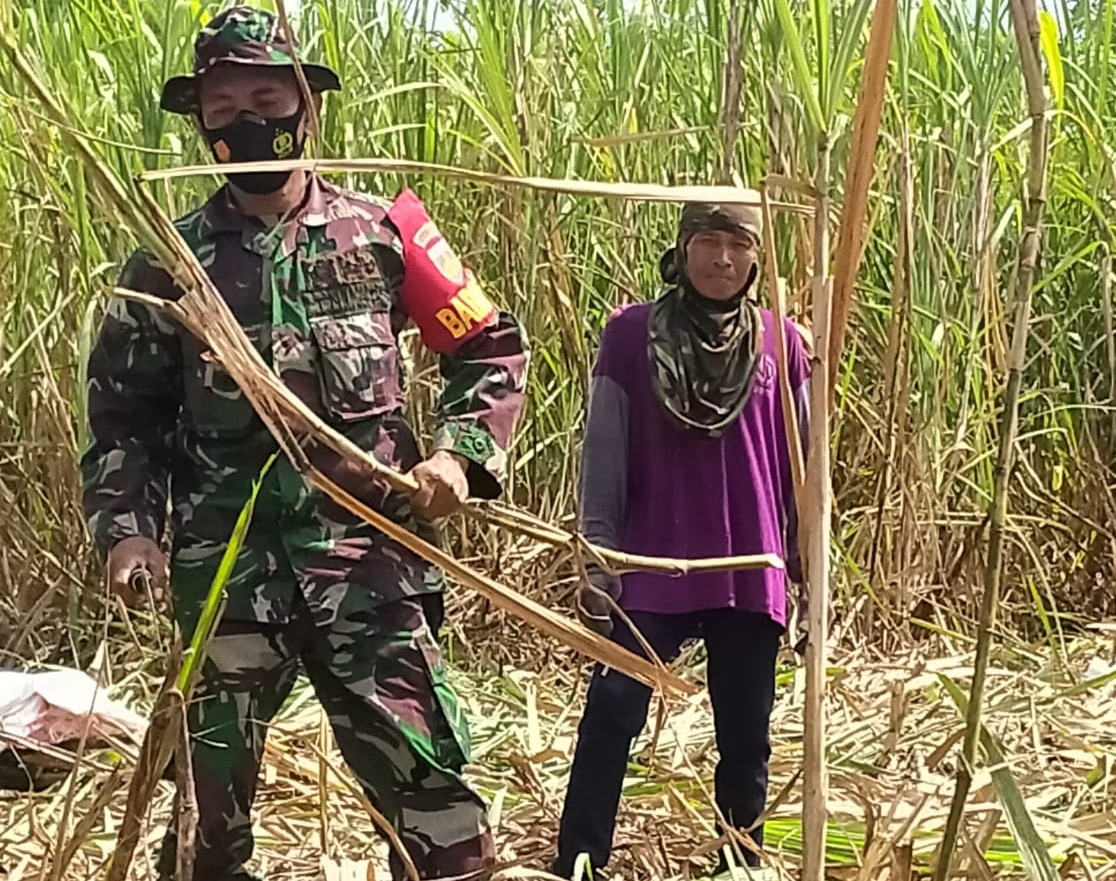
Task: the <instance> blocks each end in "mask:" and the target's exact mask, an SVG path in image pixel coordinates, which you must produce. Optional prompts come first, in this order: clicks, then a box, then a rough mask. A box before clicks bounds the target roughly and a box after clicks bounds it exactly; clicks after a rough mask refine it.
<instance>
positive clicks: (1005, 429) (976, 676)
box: [934, 0, 1047, 881]
mask: <svg viewBox="0 0 1116 881" xmlns="http://www.w3.org/2000/svg"><path fill="white" fill-rule="evenodd" d="M1011 21H1012V25H1013V27H1014V29H1015V38H1016V42H1017V43H1018V45H1019V63H1020V67H1021V69H1022V73H1023V83H1024V86H1025V88H1026V94H1027V110H1028V113H1029V115H1030V118H1031V139H1030V144H1029V148H1028V168H1027V198H1026V202H1025V204H1024V208H1023V231H1022V237H1021V238H1020V240H1019V255H1018V266H1019V272H1018V274H1017V275H1016V279H1015V314H1014V317H1013V322H1014V326H1013V328H1012V339H1011V351H1010V355H1009V361H1008V375H1007V386H1006V388H1005V389H1004V412H1003V416H1002V421H1001V423H1000V448H999V452H998V454H997V457H996V471H995V482H994V484H993V487H992V502H991V505H990V509H989V523H990V526H989V530H988V556H987V559H986V562H985V566H984V595H983V597H982V598H981V604H980V620H979V624H978V629H977V644H976V656H975V658H974V659H973V679H972V684H971V686H970V688H969V698H968V706H967V708H966V712H965V741H964V745H963V747H962V752H961V760H960V761H959V762H958V764H957V778H956V787H955V789H954V792H953V800H952V801H951V803H950V807H949V818H948V820H947V821H946V829H945V834H944V835H943V836H942V844H941V848H940V851H939V855H938V862H937V865H936V866H935V867H934V881H945V879H946V878H948V877H949V874H950V868H951V866H952V863H953V855H954V851H955V850H956V847H957V838H958V834H959V832H960V829H961V823H962V820H963V817H964V812H965V802H966V801H967V800H968V797H969V789H970V788H971V786H972V782H973V773H974V771H975V769H976V763H977V751H978V749H979V746H980V737H981V732H982V723H981V709H982V707H981V704H982V702H983V700H984V685H985V678H986V676H987V671H988V658H989V655H990V653H991V650H992V633H993V628H994V627H995V625H996V611H997V609H998V607H999V603H1000V584H1001V580H1002V577H1003V545H1004V524H1005V522H1006V520H1007V506H1008V479H1009V477H1010V475H1011V466H1012V461H1013V459H1014V455H1015V443H1016V437H1017V434H1018V430H1019V393H1020V389H1021V388H1022V385H1023V367H1024V364H1025V360H1026V354H1027V333H1028V331H1029V329H1030V316H1031V294H1032V291H1033V288H1034V281H1035V268H1036V266H1037V264H1038V257H1039V246H1040V235H1041V230H1042V213H1043V208H1044V207H1045V205H1046V152H1047V148H1046V95H1045V93H1044V89H1043V74H1042V63H1041V61H1040V58H1041V56H1040V54H1039V22H1038V13H1037V10H1036V8H1035V0H1011Z"/></svg>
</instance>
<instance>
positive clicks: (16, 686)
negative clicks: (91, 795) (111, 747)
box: [0, 669, 147, 752]
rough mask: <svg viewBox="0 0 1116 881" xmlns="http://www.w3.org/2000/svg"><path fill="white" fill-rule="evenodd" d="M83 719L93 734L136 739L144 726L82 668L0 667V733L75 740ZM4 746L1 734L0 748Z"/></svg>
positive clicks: (54, 740)
mask: <svg viewBox="0 0 1116 881" xmlns="http://www.w3.org/2000/svg"><path fill="white" fill-rule="evenodd" d="M90 716H92V721H91V722H90ZM87 723H89V724H90V728H89V736H90V738H91V739H95V738H98V737H102V736H106V735H108V736H121V735H122V736H124V737H126V738H128V739H130V740H134V741H135V742H137V743H138V742H139V741H140V740H142V738H143V732H144V729H145V728H146V727H147V720H146V719H145V718H144V717H143V716H140V715H138V714H136V713H134V712H133V711H132V710H130V709H128V708H127V707H126V706H124V705H123V704H121V703H120V702H118V701H114V700H111V699H110V698H109V697H108V695H107V693H106V692H105V690H104V689H103V688H101V687H100V686H98V685H97V683H96V681H95V680H94V679H92V678H91V677H89V676H87V675H86V674H85V673H82V672H81V671H80V670H69V669H55V670H34V671H28V670H0V735H2V734H12V735H15V736H17V737H23V738H26V739H28V740H34V741H38V742H40V743H48V744H59V743H64V742H66V741H67V740H77V739H79V738H80V737H81V736H82V733H83V732H84V731H85V726H86V724H87ZM7 748H8V744H6V743H5V742H4V739H3V737H2V736H0V752H3V751H4V750H5V749H7Z"/></svg>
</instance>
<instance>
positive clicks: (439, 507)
mask: <svg viewBox="0 0 1116 881" xmlns="http://www.w3.org/2000/svg"><path fill="white" fill-rule="evenodd" d="M467 467H468V461H467V460H466V459H465V458H464V457H463V456H459V455H458V454H457V453H451V452H449V451H448V450H439V451H438V452H436V453H435V454H434V455H433V456H431V457H430V458H429V459H427V460H426V461H425V462H419V464H418V465H416V466H415V467H414V468H412V469H411V476H412V477H413V478H414V479H415V481H416V482H417V483H418V485H419V489H418V492H416V493H415V494H414V496H412V498H411V507H412V509H413V510H414V512H415V514H417V515H418V516H419V517H422V518H424V519H426V520H435V519H437V518H438V517H445V516H446V515H448V514H452V513H453V512H454V511H456V510H457V509H458V508H460V507H461V506H462V505H463V504H465V500H466V499H467V498H468V497H469V481H468V480H467V479H466V477H465V469H466V468H467Z"/></svg>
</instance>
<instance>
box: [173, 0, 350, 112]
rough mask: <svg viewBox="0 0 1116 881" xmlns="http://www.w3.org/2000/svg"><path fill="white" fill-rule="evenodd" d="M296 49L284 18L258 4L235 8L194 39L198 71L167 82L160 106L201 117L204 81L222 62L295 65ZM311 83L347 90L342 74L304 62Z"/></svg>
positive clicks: (322, 89)
mask: <svg viewBox="0 0 1116 881" xmlns="http://www.w3.org/2000/svg"><path fill="white" fill-rule="evenodd" d="M293 49H294V47H293V46H292V45H291V44H290V43H288V42H287V38H286V37H285V36H284V34H283V30H282V28H280V26H279V19H278V18H277V17H276V16H275V15H273V14H272V13H270V12H267V11H265V10H263V9H256V8H254V7H252V6H234V7H233V8H231V9H227V10H225V11H224V12H222V13H221V14H220V15H218V16H216V17H214V18H213V20H212V21H210V22H209V24H207V25H206V26H205V27H203V28H202V29H201V31H200V32H199V33H198V38H197V39H196V40H195V41H194V72H193V73H192V74H186V75H184V76H176V77H172V78H171V79H169V80H167V82H166V84H165V85H164V86H163V96H162V99H161V100H160V102H159V103H160V106H161V107H162V108H163V109H164V110H167V111H169V112H171V113H183V114H190V113H197V112H198V111H199V110H200V109H201V105H200V103H199V99H198V86H199V77H201V76H204V75H205V73H206V71H208V70H211V69H212V68H213V67H215V66H216V65H218V64H246V65H255V66H258V67H290V68H292V69H293V67H294V51H293ZM302 71H303V73H305V74H306V82H307V83H308V84H309V86H310V88H311V89H312V90H313V91H315V92H326V91H330V90H336V89H340V88H341V80H340V79H339V78H338V77H337V74H336V73H334V72H333V71H332V70H330V69H329V68H328V67H325V66H324V65H321V64H307V63H305V62H303V63H302Z"/></svg>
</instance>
